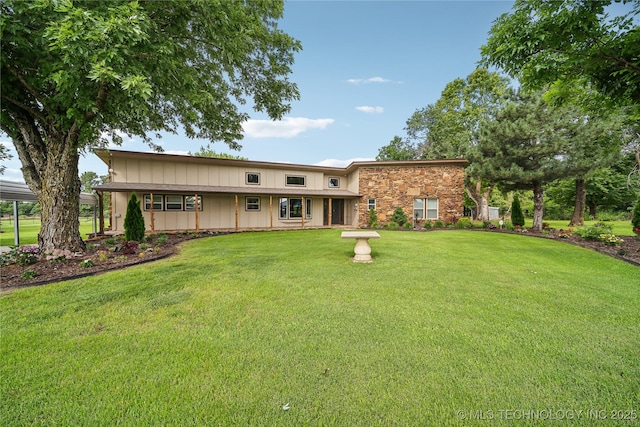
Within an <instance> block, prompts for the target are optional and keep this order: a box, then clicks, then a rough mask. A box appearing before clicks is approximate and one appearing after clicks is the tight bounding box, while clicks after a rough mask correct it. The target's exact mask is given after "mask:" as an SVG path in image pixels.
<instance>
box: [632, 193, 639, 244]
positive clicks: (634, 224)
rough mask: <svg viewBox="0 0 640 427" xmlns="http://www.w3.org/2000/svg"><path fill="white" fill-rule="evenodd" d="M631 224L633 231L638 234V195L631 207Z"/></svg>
mask: <svg viewBox="0 0 640 427" xmlns="http://www.w3.org/2000/svg"><path fill="white" fill-rule="evenodd" d="M631 226H632V227H633V232H634V233H636V235H637V236H640V196H638V200H637V201H636V206H635V207H634V208H633V216H632V218H631Z"/></svg>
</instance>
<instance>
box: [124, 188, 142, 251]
mask: <svg viewBox="0 0 640 427" xmlns="http://www.w3.org/2000/svg"><path fill="white" fill-rule="evenodd" d="M124 238H125V240H127V241H132V240H133V241H136V242H141V241H142V239H143V238H144V218H143V217H142V211H141V210H140V201H139V200H138V197H137V196H136V193H133V194H131V198H130V199H129V203H128V204H127V214H126V215H125V217H124Z"/></svg>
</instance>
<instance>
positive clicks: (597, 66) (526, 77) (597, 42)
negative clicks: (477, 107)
mask: <svg viewBox="0 0 640 427" xmlns="http://www.w3.org/2000/svg"><path fill="white" fill-rule="evenodd" d="M639 13H640V2H639V1H638V0H624V1H622V2H619V1H616V5H615V7H614V6H613V5H612V0H601V1H586V0H580V1H566V0H565V1H547V0H517V1H516V2H515V4H514V6H513V11H512V12H511V13H505V14H503V15H501V16H500V17H499V18H498V19H496V21H495V22H494V24H493V26H492V28H491V30H490V32H489V39H488V40H487V43H486V44H485V45H484V46H483V47H482V56H483V61H484V63H485V64H489V65H494V66H497V67H500V68H501V69H503V70H505V71H506V72H507V73H509V74H510V75H511V76H513V77H516V78H518V79H519V80H520V82H521V83H522V84H524V85H526V86H531V87H535V88H542V87H544V86H548V85H550V84H553V83H560V84H562V85H568V86H572V85H573V83H575V82H580V83H584V82H588V83H590V84H592V85H593V87H595V88H597V89H598V90H599V91H600V92H601V93H603V94H605V95H606V96H608V97H610V98H611V100H612V101H614V102H615V103H616V104H618V105H633V106H635V107H636V108H637V107H638V106H640V63H639V62H638V58H640V31H638V25H637V22H638V21H637V15H638V14H639ZM639 111H640V110H639Z"/></svg>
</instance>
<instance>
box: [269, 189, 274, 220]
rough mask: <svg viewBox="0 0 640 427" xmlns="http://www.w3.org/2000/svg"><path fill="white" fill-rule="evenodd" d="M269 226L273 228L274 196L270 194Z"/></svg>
mask: <svg viewBox="0 0 640 427" xmlns="http://www.w3.org/2000/svg"><path fill="white" fill-rule="evenodd" d="M269 228H273V196H269Z"/></svg>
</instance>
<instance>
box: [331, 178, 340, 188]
mask: <svg viewBox="0 0 640 427" xmlns="http://www.w3.org/2000/svg"><path fill="white" fill-rule="evenodd" d="M329 188H340V178H329Z"/></svg>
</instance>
